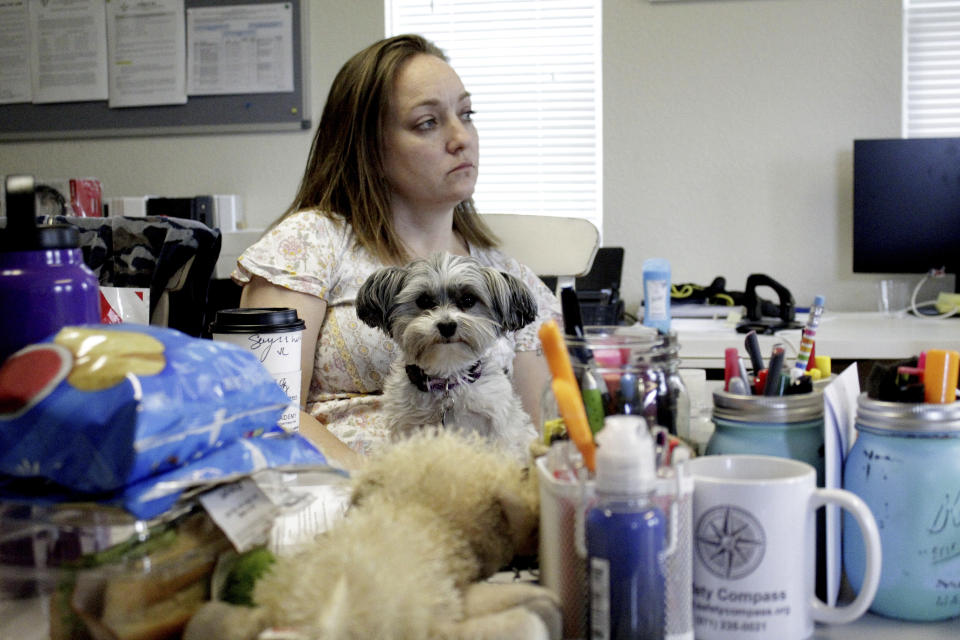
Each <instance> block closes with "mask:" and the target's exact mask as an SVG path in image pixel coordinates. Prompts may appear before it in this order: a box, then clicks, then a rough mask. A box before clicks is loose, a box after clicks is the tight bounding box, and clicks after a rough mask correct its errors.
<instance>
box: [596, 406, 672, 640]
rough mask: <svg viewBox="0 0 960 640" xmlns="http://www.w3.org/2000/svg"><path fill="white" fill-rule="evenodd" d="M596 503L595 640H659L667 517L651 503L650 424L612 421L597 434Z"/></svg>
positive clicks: (626, 418) (634, 419)
mask: <svg viewBox="0 0 960 640" xmlns="http://www.w3.org/2000/svg"><path fill="white" fill-rule="evenodd" d="M597 445H598V446H597V462H596V464H597V467H596V468H597V476H596V492H597V499H598V503H597V504H596V505H595V506H594V507H593V508H591V509H590V511H589V513H587V519H586V538H587V560H588V565H587V567H588V572H589V584H590V608H589V628H590V638H591V640H621V639H622V640H627V639H631V640H662V639H663V637H664V634H665V633H666V595H665V594H666V578H665V575H664V560H665V559H664V551H665V549H664V546H665V544H666V517H665V516H664V513H663V511H661V510H660V508H658V507H657V506H656V505H654V504H653V502H652V498H653V492H654V490H655V488H656V481H657V475H656V458H655V456H654V445H653V438H651V436H650V432H649V430H648V429H647V423H646V421H644V420H643V418H641V417H639V416H610V417H608V418H607V419H606V420H604V426H603V430H602V431H600V432H599V433H598V434H597Z"/></svg>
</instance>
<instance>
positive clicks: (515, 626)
mask: <svg viewBox="0 0 960 640" xmlns="http://www.w3.org/2000/svg"><path fill="white" fill-rule="evenodd" d="M351 484H352V494H351V506H350V508H349V509H348V510H347V513H346V515H345V516H344V518H343V519H342V520H340V521H339V522H337V523H336V524H335V525H334V526H333V527H332V528H331V529H329V530H328V531H327V532H326V533H324V534H322V535H321V536H320V537H318V538H317V540H316V541H315V542H314V543H313V544H312V545H311V546H310V547H309V548H307V549H305V550H303V551H301V552H299V553H297V554H296V555H293V556H287V557H280V558H278V559H277V561H276V563H275V564H274V565H273V566H272V567H271V568H270V569H269V570H268V572H267V573H266V574H265V575H264V576H263V577H262V578H260V580H258V581H257V583H256V585H255V587H254V598H253V599H254V602H255V603H256V607H255V608H253V609H250V608H248V607H241V606H233V605H228V604H224V603H221V602H214V603H208V604H206V605H204V607H203V608H201V609H200V611H199V612H198V613H197V614H196V615H195V616H194V618H193V620H191V622H190V624H189V626H188V628H187V633H186V635H185V636H184V637H185V638H186V640H209V639H210V638H214V637H215V638H218V639H219V640H234V639H236V640H239V639H252V638H256V637H257V635H258V634H259V633H260V632H261V631H263V630H264V629H267V628H270V629H274V630H276V631H275V632H279V631H280V630H285V631H286V635H283V636H282V637H284V638H289V639H296V640H307V639H311V640H367V639H379V640H391V639H396V640H406V639H409V640H430V639H439V638H447V639H454V638H460V639H464V640H466V639H468V638H469V639H474V640H483V639H487V640H494V639H496V640H550V639H559V638H560V636H561V634H562V620H561V614H560V609H559V601H558V599H557V597H556V596H555V595H554V594H553V592H552V591H550V590H548V589H546V588H544V587H540V586H538V585H534V584H529V583H523V582H512V583H491V582H483V580H484V579H485V578H487V577H489V576H491V575H492V574H493V573H495V572H496V571H497V570H498V569H500V568H502V567H503V566H505V565H506V564H507V563H509V562H510V561H511V560H512V559H513V558H514V557H515V556H516V555H523V554H533V553H536V548H537V539H538V538H537V532H538V528H539V498H538V490H537V483H536V478H535V476H531V475H530V474H529V473H528V472H527V470H526V469H524V468H523V467H522V466H521V465H520V464H518V463H517V462H516V461H514V460H511V459H509V458H506V457H505V456H503V455H501V454H500V453H499V452H497V451H496V450H495V449H494V448H493V447H492V446H491V445H490V443H488V442H486V441H485V440H482V439H481V438H480V436H478V435H476V434H457V433H453V432H450V431H446V430H435V429H427V430H423V431H421V432H418V433H417V434H414V435H413V436H411V437H410V438H408V439H407V440H405V441H403V442H398V443H397V444H395V445H394V446H393V447H390V448H388V449H386V450H385V451H384V452H382V453H380V454H379V455H377V456H374V457H372V458H370V460H369V461H368V462H367V464H366V465H365V466H364V468H363V469H362V470H361V471H359V472H356V473H355V474H354V475H353V477H352V479H351ZM271 637H278V636H275V635H274V636H271Z"/></svg>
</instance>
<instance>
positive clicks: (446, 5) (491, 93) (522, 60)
mask: <svg viewBox="0 0 960 640" xmlns="http://www.w3.org/2000/svg"><path fill="white" fill-rule="evenodd" d="M384 3H385V9H386V29H385V30H386V35H387V36H391V35H397V34H401V33H419V34H421V35H423V36H425V37H427V38H429V39H430V40H432V41H433V42H435V43H436V44H437V45H438V46H439V47H440V48H441V49H443V50H444V52H445V53H446V54H447V56H448V57H449V58H450V63H451V65H452V66H453V67H454V69H455V70H456V71H457V73H458V74H459V75H460V77H461V78H462V79H463V82H464V85H465V86H466V88H467V90H468V91H470V93H471V94H472V97H473V107H474V109H475V110H476V112H477V113H476V116H475V121H476V124H477V129H478V131H479V133H480V173H479V178H478V180H477V189H476V192H475V194H474V200H475V202H476V204H477V209H478V210H479V211H480V212H481V213H525V214H541V215H564V216H571V217H582V218H586V219H588V220H590V221H591V222H593V223H594V224H595V225H596V226H597V228H598V229H601V228H602V224H601V223H602V211H603V147H602V139H603V138H602V113H603V104H602V75H601V64H602V58H601V46H602V40H601V17H602V14H601V0H384ZM501 79H502V81H501Z"/></svg>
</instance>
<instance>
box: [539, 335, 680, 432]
mask: <svg viewBox="0 0 960 640" xmlns="http://www.w3.org/2000/svg"><path fill="white" fill-rule="evenodd" d="M564 339H565V342H566V345H567V351H568V353H569V354H570V362H571V365H572V366H573V372H574V376H575V377H576V379H577V382H578V384H579V385H580V391H581V394H583V397H584V404H585V407H586V409H587V415H588V418H590V423H591V430H593V431H594V432H596V431H598V430H599V428H600V427H601V426H602V423H603V417H604V416H606V415H639V416H643V417H644V418H645V419H646V421H647V424H648V425H649V426H650V427H653V426H656V425H659V426H662V427H664V428H666V429H667V431H669V432H670V433H671V434H673V435H678V434H686V433H689V425H690V398H689V395H688V394H687V390H686V386H685V385H684V382H683V378H682V377H681V376H680V371H679V368H680V359H679V357H678V353H679V344H678V342H677V336H676V334H675V333H670V334H669V335H662V334H660V333H657V331H656V330H654V329H651V328H650V327H641V326H588V327H585V328H584V336H583V338H574V337H571V336H565V337H564ZM596 398H599V404H598V402H597V401H596ZM597 407H600V408H601V410H600V411H601V413H600V415H599V416H598V415H597V410H596V408H597ZM540 415H541V421H542V425H541V433H542V434H543V435H544V442H545V443H549V441H550V439H551V434H553V433H556V432H558V431H559V432H561V433H562V432H563V428H562V421H561V420H560V412H559V410H558V408H557V402H556V399H555V398H554V397H553V390H552V389H551V387H550V385H549V384H547V386H546V389H544V391H543V394H542V396H541V405H540Z"/></svg>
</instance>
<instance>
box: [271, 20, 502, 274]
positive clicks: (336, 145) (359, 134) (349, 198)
mask: <svg viewBox="0 0 960 640" xmlns="http://www.w3.org/2000/svg"><path fill="white" fill-rule="evenodd" d="M417 54H427V55H432V56H436V57H438V58H440V59H441V60H444V61H445V62H446V61H448V60H447V57H446V55H445V54H444V53H443V51H442V50H441V49H440V48H439V47H437V46H436V45H435V44H433V43H432V42H430V41H429V40H427V39H426V38H423V37H422V36H419V35H401V36H394V37H392V38H387V39H385V40H380V41H379V42H376V43H374V44H372V45H370V46H369V47H367V48H366V49H364V50H362V51H360V52H359V53H357V54H355V55H354V56H353V57H351V58H350V59H349V60H347V62H346V63H345V64H344V65H343V67H342V68H341V69H340V71H339V72H338V73H337V75H336V77H335V78H334V80H333V84H332V85H331V87H330V93H329V95H328V96H327V102H326V105H324V108H323V114H322V115H321V117H320V124H319V125H318V126H317V132H316V135H314V138H313V143H312V145H311V147H310V155H309V157H308V160H307V166H306V169H305V170H304V174H303V177H302V178H301V180H300V186H299V188H298V189H297V194H296V196H295V197H294V199H293V202H292V203H291V205H290V206H289V207H288V208H287V210H286V211H285V212H284V213H283V215H282V216H280V218H279V219H278V220H277V222H279V220H282V219H283V218H285V217H286V216H288V215H290V214H291V213H294V212H297V211H302V210H304V209H316V210H318V211H319V212H321V213H323V214H324V215H328V216H331V215H333V214H340V215H341V216H343V217H344V218H345V219H346V220H347V221H348V222H349V223H350V225H351V226H352V227H353V231H354V233H355V234H356V236H357V240H358V241H359V242H360V244H361V245H363V246H364V248H366V249H367V250H368V251H370V252H371V253H372V254H373V255H375V256H376V257H377V258H379V259H380V260H382V261H384V262H387V263H391V262H398V263H402V262H406V261H407V260H408V259H409V258H410V257H411V256H409V255H408V253H407V250H406V248H405V247H404V244H403V242H402V241H401V240H400V237H399V236H398V235H397V233H396V230H395V229H394V228H393V218H392V216H391V214H390V186H389V184H388V183H387V180H386V178H385V176H384V171H383V135H382V133H383V122H384V120H385V119H386V116H387V112H388V109H389V107H390V103H389V99H390V95H391V92H392V88H393V83H394V80H395V78H396V77H397V73H398V72H399V70H400V68H401V67H402V66H403V64H404V63H405V62H406V61H407V60H409V59H410V58H411V57H413V56H415V55H417ZM275 224H276V223H275ZM453 229H454V231H455V232H457V233H458V234H460V236H461V237H462V238H463V239H464V240H466V241H467V242H468V243H470V244H472V245H475V246H478V247H481V248H488V247H492V246H496V244H497V238H496V236H494V235H493V232H492V231H491V230H490V229H489V228H488V227H487V225H486V224H485V223H484V222H483V221H482V220H481V219H480V216H479V215H478V214H477V210H476V208H475V207H474V204H473V199H472V198H470V199H467V200H464V201H463V202H461V203H460V204H458V205H457V206H456V208H455V209H454V215H453Z"/></svg>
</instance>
